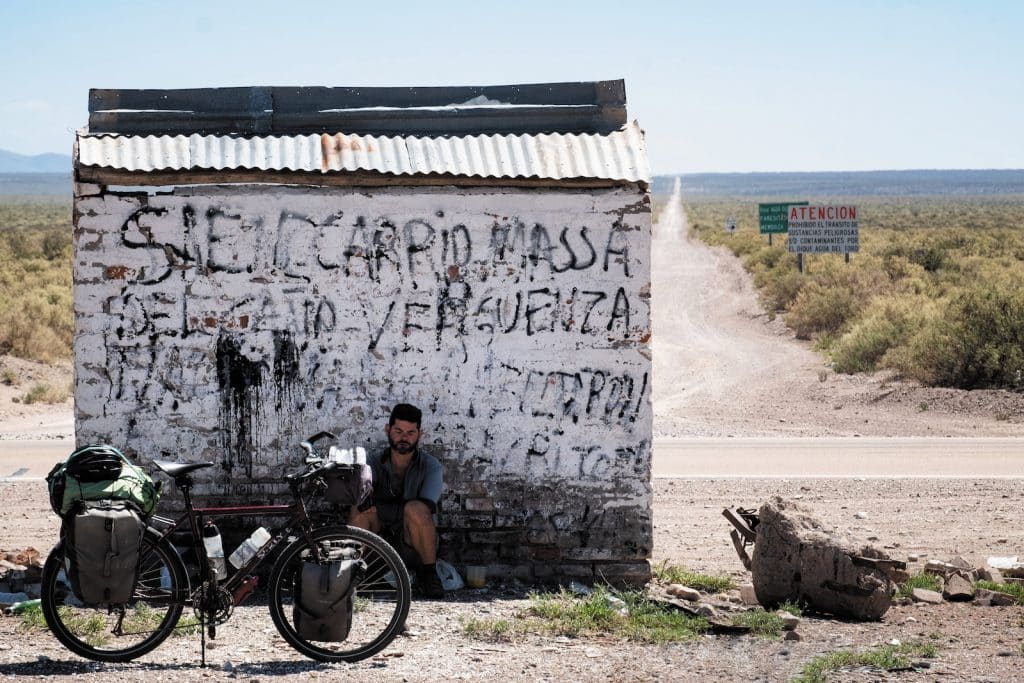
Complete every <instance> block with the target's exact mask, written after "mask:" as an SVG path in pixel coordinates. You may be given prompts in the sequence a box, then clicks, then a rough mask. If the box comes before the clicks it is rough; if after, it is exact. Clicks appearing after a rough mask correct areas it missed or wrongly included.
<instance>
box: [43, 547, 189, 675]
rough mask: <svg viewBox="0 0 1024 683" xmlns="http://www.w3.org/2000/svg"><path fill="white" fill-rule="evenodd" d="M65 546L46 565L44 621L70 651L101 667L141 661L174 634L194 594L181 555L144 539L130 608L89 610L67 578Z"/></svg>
mask: <svg viewBox="0 0 1024 683" xmlns="http://www.w3.org/2000/svg"><path fill="white" fill-rule="evenodd" d="M67 567H68V564H67V563H66V562H65V557H64V543H63V541H62V542H60V543H58V544H57V545H56V546H55V547H54V549H53V550H51V551H50V555H49V557H48V558H47V559H46V564H45V565H43V575H42V590H41V593H40V602H41V607H42V610H43V617H44V618H45V619H46V624H47V625H48V626H49V627H50V630H51V631H52V632H53V635H54V636H56V638H57V640H59V641H60V642H61V643H62V644H63V645H64V646H65V647H67V648H68V649H69V650H71V651H72V652H74V653H75V654H77V655H81V656H82V657H85V658H87V659H94V660H96V661H100V662H127V661H129V660H132V659H135V658H136V657H140V656H142V655H144V654H146V653H147V652H149V651H150V650H152V649H153V648H155V647H156V646H157V645H159V644H160V643H161V642H163V641H164V639H165V638H167V636H169V635H170V634H171V632H172V631H173V630H174V627H175V626H176V625H177V623H178V619H179V618H180V617H181V610H182V602H183V600H184V596H185V595H186V594H187V592H188V579H187V577H186V575H185V567H184V565H183V564H182V562H181V558H180V557H178V553H177V552H176V551H175V550H174V549H173V548H172V547H171V546H170V545H167V544H163V543H158V542H157V537H156V536H155V535H154V534H150V533H147V534H146V535H145V536H144V537H143V543H142V548H141V553H140V557H139V580H138V583H136V585H135V591H134V593H133V595H132V599H131V600H130V601H129V602H127V603H125V604H116V605H100V606H95V607H86V606H85V605H83V604H82V602H81V601H80V600H79V599H78V598H77V597H75V594H74V592H73V591H72V590H71V584H70V582H69V581H68V579H67V575H66V571H67Z"/></svg>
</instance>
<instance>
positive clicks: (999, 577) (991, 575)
mask: <svg viewBox="0 0 1024 683" xmlns="http://www.w3.org/2000/svg"><path fill="white" fill-rule="evenodd" d="M988 580H989V581H991V582H992V583H1006V579H1004V578H1003V573H1002V572H1001V571H999V570H998V569H995V568H993V569H989V570H988Z"/></svg>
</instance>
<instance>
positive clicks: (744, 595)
mask: <svg viewBox="0 0 1024 683" xmlns="http://www.w3.org/2000/svg"><path fill="white" fill-rule="evenodd" d="M740 600H741V601H742V602H743V604H744V605H760V604H761V602H760V601H759V600H758V599H757V591H755V590H754V584H752V583H745V584H743V585H742V586H740Z"/></svg>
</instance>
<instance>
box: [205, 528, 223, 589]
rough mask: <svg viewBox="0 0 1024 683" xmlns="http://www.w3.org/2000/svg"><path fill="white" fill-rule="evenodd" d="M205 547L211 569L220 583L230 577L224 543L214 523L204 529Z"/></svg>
mask: <svg viewBox="0 0 1024 683" xmlns="http://www.w3.org/2000/svg"><path fill="white" fill-rule="evenodd" d="M203 545H204V546H206V559H207V560H209V561H210V569H212V570H213V574H214V576H216V577H217V580H218V581H220V580H221V579H223V578H226V577H227V575H228V567H227V565H226V564H224V543H223V541H221V538H220V529H218V528H217V525H216V524H214V523H213V522H207V523H206V526H204V527H203Z"/></svg>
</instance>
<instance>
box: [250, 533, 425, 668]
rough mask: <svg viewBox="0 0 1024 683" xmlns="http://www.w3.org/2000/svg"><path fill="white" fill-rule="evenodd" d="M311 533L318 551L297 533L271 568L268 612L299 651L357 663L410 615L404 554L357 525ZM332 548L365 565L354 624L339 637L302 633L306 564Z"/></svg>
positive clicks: (355, 598) (384, 643) (377, 649)
mask: <svg viewBox="0 0 1024 683" xmlns="http://www.w3.org/2000/svg"><path fill="white" fill-rule="evenodd" d="M311 538H312V541H313V542H314V543H315V544H316V545H317V546H318V548H319V552H315V551H314V549H313V548H311V547H310V545H309V543H307V542H306V539H305V538H299V539H297V540H296V541H294V542H292V543H291V544H290V545H288V546H287V547H286V548H285V549H284V550H283V551H282V552H281V555H280V557H278V559H277V562H276V563H275V564H274V569H273V570H272V571H271V573H270V616H271V617H272V618H273V620H274V625H275V626H277V630H278V631H280V633H281V635H282V636H283V637H284V639H285V640H286V641H288V643H289V644H291V646H292V647H294V648H295V649H296V650H298V651H299V652H301V653H302V654H304V655H306V656H307V657H310V658H312V659H315V660H318V661H321V662H339V661H341V662H355V661H359V660H360V659H365V658H367V657H370V656H372V655H374V654H376V653H378V652H380V651H381V650H382V649H384V648H385V647H386V646H387V645H388V643H390V642H391V641H392V640H394V638H395V636H397V635H398V634H399V633H400V632H401V630H402V627H403V626H404V625H405V618H406V617H407V616H408V615H409V604H410V602H411V600H412V591H411V588H410V585H409V572H408V571H406V568H405V564H404V563H403V562H402V559H401V558H400V557H399V556H398V553H397V552H395V550H394V548H392V547H391V546H390V545H388V543H387V541H385V540H384V539H382V538H381V537H380V536H377V535H376V534H372V533H370V532H369V531H364V530H363V529H357V528H355V527H349V526H334V527H323V528H320V529H316V530H314V531H313V532H311ZM332 549H333V550H335V551H336V550H337V549H345V551H346V552H347V553H349V556H353V555H354V556H355V557H358V559H360V560H362V562H363V565H364V567H365V570H364V571H362V572H361V573H360V574H361V576H360V577H359V579H358V581H357V583H356V586H355V589H354V592H353V596H352V598H353V603H352V616H351V626H350V629H349V632H348V634H347V637H346V638H345V639H344V640H342V641H340V642H331V641H321V640H313V639H310V638H308V637H304V636H303V635H301V634H300V632H299V630H298V629H297V627H296V618H295V614H296V586H297V585H298V584H297V582H298V580H299V577H300V573H301V572H302V567H303V565H304V564H305V563H306V562H309V561H313V560H315V558H316V557H317V556H320V557H328V556H330V554H331V552H332Z"/></svg>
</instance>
